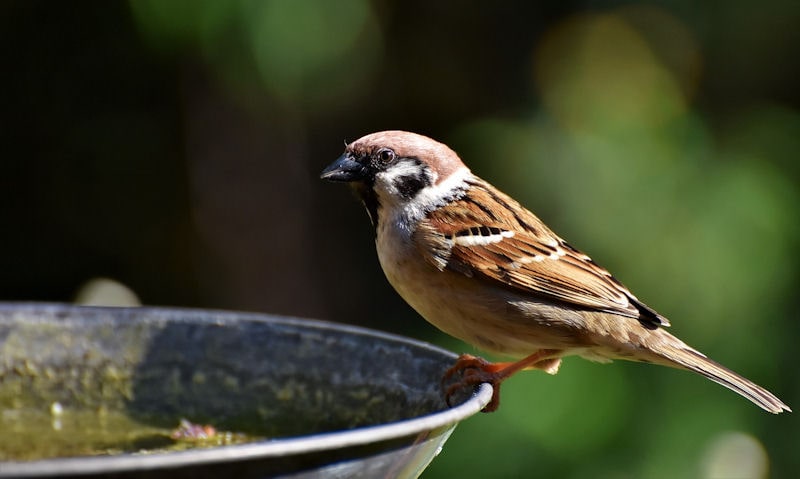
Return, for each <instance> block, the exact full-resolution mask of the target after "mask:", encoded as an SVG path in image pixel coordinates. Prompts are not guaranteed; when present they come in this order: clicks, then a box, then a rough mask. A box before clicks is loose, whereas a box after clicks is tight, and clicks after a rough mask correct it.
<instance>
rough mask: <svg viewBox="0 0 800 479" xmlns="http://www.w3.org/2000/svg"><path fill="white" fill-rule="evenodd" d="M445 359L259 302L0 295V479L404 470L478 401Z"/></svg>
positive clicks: (413, 468) (409, 472) (419, 463)
mask: <svg viewBox="0 0 800 479" xmlns="http://www.w3.org/2000/svg"><path fill="white" fill-rule="evenodd" d="M455 359H456V356H455V355H453V354H452V353H449V352H447V351H444V350H442V349H439V348H436V347H433V346H431V345H428V344H425V343H421V342H418V341H413V340H410V339H406V338H403V337H399V336H394V335H389V334H385V333H380V332H375V331H370V330H366V329H363V328H356V327H351V326H344V325H340V324H332V323H325V322H320V321H312V320H304V319H296V318H286V317H277V316H270V315H265V314H254V313H237V312H222V311H208V310H190V309H169V308H100V307H78V306H68V305H56V304H11V303H9V304H0V413H1V414H2V416H1V417H0V436H3V437H0V478H2V477H93V478H97V477H114V478H127V477H148V478H149V477H170V478H175V477H192V478H195V477H201V478H202V477H237V478H239V477H274V476H280V477H286V478H297V479H299V478H303V479H310V478H339V477H341V478H344V477H348V478H349V477H386V478H391V477H417V476H418V475H419V474H420V473H421V472H422V470H423V469H424V468H425V467H426V466H427V465H428V464H429V463H430V461H431V460H432V459H433V457H434V456H435V455H436V454H437V453H438V451H439V450H440V449H441V447H442V445H443V444H444V442H445V441H446V440H447V438H448V436H449V435H450V433H451V432H452V431H453V429H454V428H455V426H456V424H457V423H458V422H459V421H461V420H463V419H464V418H466V417H468V416H470V415H472V414H475V413H476V412H478V411H480V410H481V409H482V408H483V406H484V405H486V403H487V402H488V401H489V399H490V398H491V392H492V390H491V387H490V386H488V385H482V386H481V387H480V388H479V389H478V391H477V393H476V394H475V395H473V396H472V397H469V398H466V399H465V400H464V401H463V402H461V403H459V404H456V405H455V406H454V407H452V408H449V407H447V406H446V405H445V403H444V401H443V398H442V393H441V389H440V385H439V382H440V378H441V377H442V375H443V373H444V371H445V370H446V369H447V368H448V367H449V366H450V365H452V364H453V362H454V361H455ZM182 419H187V420H189V421H191V422H192V423H194V424H198V425H206V424H208V425H211V426H213V428H214V430H216V431H217V434H216V436H215V438H216V439H215V440H216V442H214V441H213V440H212V441H210V442H209V441H200V442H199V443H198V442H193V441H195V440H194V439H192V440H190V441H186V440H183V439H179V440H176V439H175V436H174V434H175V430H176V427H177V426H178V424H179V423H180V421H181V420H182ZM176 443H177V445H178V447H175V444H176ZM187 444H188V447H187V446H186V445H187ZM220 444H221V445H220Z"/></svg>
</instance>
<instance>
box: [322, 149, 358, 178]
mask: <svg viewBox="0 0 800 479" xmlns="http://www.w3.org/2000/svg"><path fill="white" fill-rule="evenodd" d="M366 170H367V169H366V168H365V167H364V165H362V164H361V163H359V162H357V161H356V160H354V159H353V158H352V157H351V156H350V154H349V153H345V154H343V155H342V156H340V157H339V159H337V160H336V161H334V162H333V163H331V164H330V165H329V166H328V167H327V168H325V169H324V170H322V174H321V175H319V177H320V178H322V179H323V180H328V181H341V182H347V183H349V182H351V181H361V180H363V179H364V178H365V177H366V173H367V171H366Z"/></svg>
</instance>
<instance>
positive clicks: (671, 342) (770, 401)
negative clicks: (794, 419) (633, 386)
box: [651, 329, 791, 414]
mask: <svg viewBox="0 0 800 479" xmlns="http://www.w3.org/2000/svg"><path fill="white" fill-rule="evenodd" d="M652 332H653V333H655V335H656V336H659V338H658V339H659V340H657V341H655V343H656V344H653V345H652V346H651V350H652V351H654V352H656V353H657V354H658V355H659V356H660V359H662V361H655V362H660V363H661V364H665V365H667V366H672V367H677V368H680V369H687V370H689V371H693V372H696V373H697V374H700V375H702V376H705V377H706V378H708V379H710V380H712V381H714V382H715V383H717V384H721V385H723V386H725V387H726V388H728V389H730V390H731V391H733V392H736V393H738V394H741V395H742V396H744V397H746V398H747V399H749V400H750V401H752V402H753V403H755V404H757V405H758V406H759V407H761V408H762V409H764V410H765V411H768V412H771V413H773V414H779V413H782V412H784V411H790V412H791V409H790V408H789V406H787V405H786V404H784V403H783V401H781V400H780V399H778V397H777V396H775V395H774V394H772V393H771V392H769V391H767V390H766V389H764V388H762V387H761V386H759V385H758V384H756V383H754V382H753V381H750V380H749V379H747V378H745V377H743V376H740V375H738V374H736V373H735V372H733V371H731V370H730V369H728V368H726V367H725V366H723V365H721V364H719V363H717V362H716V361H713V360H711V359H708V358H707V357H706V356H705V355H704V354H703V353H701V352H699V351H697V350H695V349H692V348H691V347H689V346H687V345H686V344H684V343H683V342H682V341H681V340H679V339H678V338H676V337H675V336H672V335H671V334H669V333H668V332H666V331H664V330H663V329H657V330H655V331H652ZM664 359H666V360H667V362H666V363H665V362H664V361H663V360H664Z"/></svg>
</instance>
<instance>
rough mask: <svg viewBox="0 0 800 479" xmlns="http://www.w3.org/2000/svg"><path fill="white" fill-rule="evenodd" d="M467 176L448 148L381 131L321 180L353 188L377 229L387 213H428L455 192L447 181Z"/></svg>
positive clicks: (354, 146) (350, 147) (357, 144)
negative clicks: (407, 211) (437, 202)
mask: <svg viewBox="0 0 800 479" xmlns="http://www.w3.org/2000/svg"><path fill="white" fill-rule="evenodd" d="M468 172H469V170H468V169H467V167H466V166H464V164H463V163H462V162H461V159H460V158H459V157H458V155H457V154H456V153H455V152H454V151H453V150H451V149H450V148H449V147H447V145H444V144H442V143H439V142H438V141H435V140H433V139H431V138H428V137H427V136H423V135H418V134H416V133H409V132H406V131H397V130H392V131H382V132H378V133H372V134H369V135H367V136H364V137H362V138H360V139H358V140H356V141H354V142H352V143H349V144H347V146H346V147H345V150H344V153H343V154H342V156H340V157H339V158H338V159H337V160H336V161H334V162H333V163H332V164H331V165H330V166H328V167H327V168H325V170H323V172H322V175H321V178H322V179H325V180H329V181H336V182H345V183H349V184H350V185H352V186H353V188H354V189H355V191H356V193H357V194H358V196H359V197H360V198H361V200H362V201H363V202H364V205H365V206H366V208H367V212H368V213H369V215H370V219H371V220H372V222H373V224H376V225H377V224H378V215H379V213H380V212H381V210H383V209H391V210H393V211H395V210H399V209H408V208H410V209H411V210H413V211H416V210H424V209H425V208H426V207H428V206H430V205H431V204H432V203H435V202H436V201H441V198H442V197H443V196H446V195H448V194H451V193H452V191H455V189H456V188H455V187H453V185H449V183H450V182H448V181H447V180H448V179H451V178H453V177H454V176H461V175H463V174H465V173H468Z"/></svg>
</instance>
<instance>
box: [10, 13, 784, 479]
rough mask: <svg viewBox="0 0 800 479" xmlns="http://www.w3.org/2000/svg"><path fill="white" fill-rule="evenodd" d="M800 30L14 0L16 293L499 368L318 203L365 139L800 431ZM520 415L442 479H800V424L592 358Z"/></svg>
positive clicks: (329, 207)
mask: <svg viewBox="0 0 800 479" xmlns="http://www.w3.org/2000/svg"><path fill="white" fill-rule="evenodd" d="M798 25H800V2H795V1H785V2H781V1H765V2H750V1H744V0H734V1H731V2H724V3H723V2H713V4H712V3H711V2H708V3H705V2H704V3H701V2H691V1H686V0H684V1H677V2H657V1H654V2H622V1H563V2H550V3H545V2H527V1H524V2H523V1H520V2H503V3H499V2H497V3H496V4H495V3H493V2H455V1H441V2H425V1H419V0H411V1H404V2H401V1H390V0H383V1H377V0H376V1H367V0H339V1H326V0H303V1H281V0H271V1H267V0H265V1H255V0H231V1H217V0H182V1H175V0H172V1H164V0H133V1H130V2H124V1H100V0H95V1H82V2H44V1H33V0H5V1H3V2H2V3H0V50H2V56H1V57H0V58H2V59H3V60H4V61H3V72H2V76H0V88H2V94H1V95H0V98H2V108H1V109H0V157H1V158H2V162H1V163H0V164H1V165H2V170H1V171H2V173H0V185H1V187H0V191H2V193H0V194H2V202H0V213H1V214H2V221H3V225H4V227H3V231H2V236H1V237H0V248H2V255H0V258H2V259H0V295H2V297H1V298H0V299H4V300H48V301H52V300H57V301H71V300H74V299H75V298H76V297H77V296H76V295H78V294H79V293H78V291H79V290H80V289H81V288H82V286H84V285H85V284H86V283H87V281H89V280H91V279H92V278H111V279H114V280H116V281H119V282H121V283H123V284H125V285H127V287H129V288H130V289H131V291H132V292H133V293H134V294H135V295H136V296H137V297H138V298H139V300H141V301H142V302H144V303H146V304H159V305H180V306H195V307H211V308H227V309H239V310H254V311H265V312H271V313H280V314H291V315H298V316H308V317H315V318H323V319H328V320H334V321H341V322H347V323H354V324H360V325H364V326H369V327H373V328H378V329H382V330H388V331H393V332H399V333H402V334H406V335H409V336H413V337H417V338H422V339H426V340H429V341H432V342H434V343H437V344H440V345H443V346H445V347H447V348H449V349H451V350H453V351H456V352H471V353H477V351H475V350H474V348H472V347H470V346H468V345H464V344H461V343H458V342H456V341H455V340H452V339H449V338H446V337H445V336H444V335H442V334H440V333H438V332H437V331H435V330H434V328H433V327H432V326H429V325H428V324H427V323H426V322H425V321H423V320H422V319H421V318H419V317H418V316H417V315H416V314H415V313H414V312H413V311H412V310H411V309H410V308H409V307H408V306H406V305H405V304H404V303H403V302H402V300H401V299H399V297H398V296H397V295H396V294H395V293H394V292H393V291H392V290H391V288H390V287H389V285H388V283H387V282H386V281H385V280H384V279H383V275H382V273H381V271H380V267H379V265H378V262H377V259H376V257H375V253H374V245H373V242H372V239H373V233H372V231H371V227H370V226H369V222H368V220H367V218H366V215H365V214H364V212H363V211H362V208H361V207H360V205H358V203H357V202H356V201H355V200H354V199H353V198H352V197H351V195H349V194H348V192H347V191H346V189H345V188H342V187H337V186H335V185H329V184H324V183H322V182H321V181H319V180H318V174H319V171H320V170H321V169H322V168H323V167H324V166H326V165H327V164H328V163H330V162H331V161H332V160H334V159H335V158H336V157H337V156H338V155H339V154H340V153H341V151H342V149H343V141H344V140H347V141H352V140H354V139H356V138H358V137H360V136H362V135H364V134H366V133H370V132H373V131H378V130H383V129H406V130H411V131H416V132H419V133H424V134H427V135H429V136H433V137H434V138H437V139H439V140H441V141H444V142H446V143H448V144H449V145H450V146H451V147H453V148H454V149H455V150H456V151H458V152H459V154H460V155H461V156H462V158H464V159H465V161H466V162H467V164H468V165H470V166H471V167H472V169H473V171H475V172H476V173H478V174H479V175H481V176H482V177H484V178H486V179H488V180H489V181H491V182H492V183H494V184H495V185H496V186H498V187H500V188H501V189H503V190H504V191H506V192H508V193H510V194H511V195H513V196H515V197H516V198H518V199H520V200H521V201H522V202H523V204H525V205H526V206H529V207H530V208H531V209H532V210H534V211H536V212H537V214H538V215H539V216H540V217H542V218H543V219H544V220H545V221H546V222H547V223H549V224H550V226H552V227H553V228H554V229H555V230H556V231H557V232H558V233H560V234H561V235H562V236H564V237H565V238H567V239H568V240H569V241H570V242H571V243H572V244H574V245H575V246H577V247H578V248H581V249H583V250H584V251H586V252H588V253H589V254H591V255H592V256H593V258H594V259H595V260H596V261H597V262H598V263H600V264H602V265H604V266H606V267H607V268H608V269H610V270H611V271H613V272H614V273H615V275H616V276H617V277H618V278H620V279H621V280H622V281H623V282H625V283H626V284H627V285H628V286H629V287H630V288H631V289H632V290H633V291H634V292H635V293H636V294H637V296H639V297H640V298H641V299H643V300H644V301H646V302H647V303H648V304H650V305H651V306H653V307H655V308H656V309H658V310H659V311H660V312H662V313H663V314H664V315H666V316H667V317H669V318H670V319H671V320H672V323H673V325H674V326H673V328H672V331H673V332H674V333H676V334H677V335H678V336H680V337H681V338H682V339H684V340H685V341H687V342H688V343H689V344H692V345H694V346H696V347H698V348H699V349H700V350H702V351H704V352H705V353H707V354H708V355H709V356H711V357H713V358H715V359H717V360H719V361H720V362H722V363H724V364H725V365H727V366H729V367H731V368H733V369H734V370H736V371H738V372H740V373H742V374H744V375H746V376H748V377H750V378H751V379H753V380H755V381H756V382H758V383H760V384H762V385H763V386H765V387H767V388H768V389H770V390H772V391H773V392H775V393H776V394H777V395H778V396H780V397H781V398H782V399H783V400H784V401H785V402H787V403H788V404H789V405H790V406H794V407H800V381H798V372H797V369H798V368H797V365H798V359H797V356H795V355H794V353H795V350H796V348H797V343H798V341H799V340H800V321H798V320H799V319H800V314H798V310H800V308H799V306H800V300H798V297H800V296H799V295H798V293H797V290H798V286H800V275H798V272H800V267H799V266H800V264H798V263H799V262H800V255H798V253H797V252H798V248H800V227H798V221H797V220H798V213H800V189H799V188H798V184H800V162H799V160H800V158H798V153H800V56H799V55H798V54H797V51H798V47H800V28H798ZM92 284H95V283H92ZM84 292H85V290H84ZM132 300H133V301H135V299H132ZM503 392H504V394H503V403H502V406H501V408H500V409H499V411H498V412H496V413H493V414H482V415H479V416H477V417H474V418H471V419H470V420H468V421H466V422H465V423H464V424H462V425H461V426H459V428H458V429H457V430H456V433H455V434H454V435H453V437H452V438H451V439H450V441H449V442H448V444H447V446H446V447H445V449H444V451H443V453H442V454H441V455H440V456H439V457H438V458H437V459H436V460H435V461H434V463H433V464H432V465H431V467H430V469H429V470H428V471H427V472H426V474H425V477H428V478H450V477H559V478H578V477H580V478H584V477H596V478H674V477H704V478H712V477H714V478H716V477H737V478H764V477H790V476H794V475H796V473H797V472H798V471H800V455H799V454H798V451H799V450H800V419H798V418H797V415H796V414H784V415H781V416H772V415H769V414H767V413H764V412H763V411H761V410H760V409H758V408H757V407H755V406H753V405H752V404H750V403H749V402H747V401H746V400H744V399H742V398H740V397H738V396H736V395H734V394H733V393H731V392H729V391H726V390H725V389H723V388H721V387H719V386H717V385H714V384H712V383H711V382H708V381H704V380H703V379H701V378H699V377H694V376H693V375H690V374H687V373H684V372H677V371H672V370H668V369H666V368H657V367H654V366H646V365H639V364H632V363H622V362H617V363H614V364H612V365H597V364H592V363H589V362H586V361H584V360H581V359H575V358H570V359H567V360H566V361H565V364H564V365H563V366H562V368H561V372H560V373H559V374H558V375H557V376H554V377H550V376H547V375H545V374H541V373H537V372H529V373H522V374H520V375H518V376H516V377H514V378H513V379H512V380H510V381H508V383H507V384H506V385H505V386H504V391H503Z"/></svg>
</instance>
